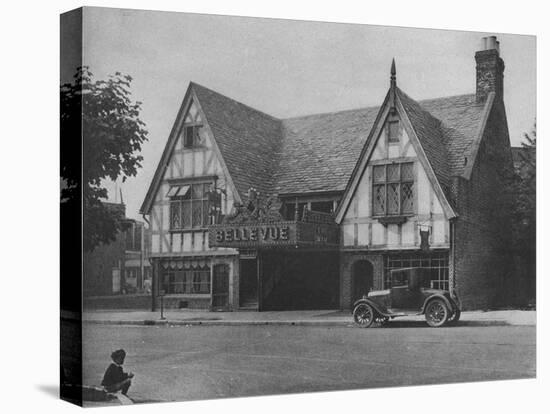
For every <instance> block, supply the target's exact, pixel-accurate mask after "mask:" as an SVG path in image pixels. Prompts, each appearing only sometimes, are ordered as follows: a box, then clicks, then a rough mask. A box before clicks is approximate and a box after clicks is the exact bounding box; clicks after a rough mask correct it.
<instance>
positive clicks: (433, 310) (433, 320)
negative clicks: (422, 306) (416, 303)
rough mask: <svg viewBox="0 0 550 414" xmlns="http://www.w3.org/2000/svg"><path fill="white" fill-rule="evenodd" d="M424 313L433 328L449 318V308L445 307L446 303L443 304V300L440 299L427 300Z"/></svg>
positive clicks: (441, 324)
mask: <svg viewBox="0 0 550 414" xmlns="http://www.w3.org/2000/svg"><path fill="white" fill-rule="evenodd" d="M424 313H425V316H426V322H428V325H430V326H431V327H434V328H438V327H440V326H443V325H444V324H445V322H447V319H448V318H449V309H448V308H447V305H445V302H443V301H442V300H441V299H432V300H431V301H430V302H428V305H427V306H426V311H425V312H424Z"/></svg>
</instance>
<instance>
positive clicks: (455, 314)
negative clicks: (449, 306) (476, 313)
mask: <svg viewBox="0 0 550 414" xmlns="http://www.w3.org/2000/svg"><path fill="white" fill-rule="evenodd" d="M459 320H460V309H456V310H455V311H454V312H453V314H452V315H451V316H449V319H447V323H448V324H450V325H456V324H457V323H458V321H459Z"/></svg>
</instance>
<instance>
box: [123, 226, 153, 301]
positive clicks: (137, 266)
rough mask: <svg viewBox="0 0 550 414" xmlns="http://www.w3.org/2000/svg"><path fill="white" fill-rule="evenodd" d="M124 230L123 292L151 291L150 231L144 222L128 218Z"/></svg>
mask: <svg viewBox="0 0 550 414" xmlns="http://www.w3.org/2000/svg"><path fill="white" fill-rule="evenodd" d="M129 222H130V227H129V228H128V229H127V230H126V232H125V255H124V259H125V260H124V282H125V283H124V290H125V293H151V263H150V262H149V246H150V243H151V241H150V238H151V237H150V232H149V229H148V228H147V227H145V225H144V223H142V222H140V221H136V220H129Z"/></svg>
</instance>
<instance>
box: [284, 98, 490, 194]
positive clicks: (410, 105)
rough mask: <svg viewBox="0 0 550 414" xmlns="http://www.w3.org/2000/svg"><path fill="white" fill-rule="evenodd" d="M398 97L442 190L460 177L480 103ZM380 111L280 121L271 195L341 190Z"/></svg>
mask: <svg viewBox="0 0 550 414" xmlns="http://www.w3.org/2000/svg"><path fill="white" fill-rule="evenodd" d="M397 90H398V93H399V96H400V98H401V101H402V102H403V105H404V107H405V110H406V111H407V113H408V114H409V118H410V120H411V123H412V124H413V127H414V128H415V130H416V132H417V134H418V135H419V139H420V141H421V143H422V147H423V148H424V151H425V152H426V155H427V157H428V159H429V161H430V164H431V165H432V168H433V169H434V172H435V174H436V175H437V177H438V179H439V180H440V181H441V184H442V185H443V186H445V187H446V186H448V181H449V177H451V176H453V175H460V174H462V171H463V167H464V163H463V159H464V154H467V153H468V151H469V149H470V147H471V145H472V143H473V142H474V141H475V138H476V135H477V131H478V128H479V124H480V122H481V120H482V118H483V108H484V105H483V104H478V103H476V99H475V95H460V96H451V97H446V98H438V99H430V100H425V101H418V102H416V101H414V100H413V99H412V98H410V97H409V96H408V95H406V94H405V93H404V92H403V91H401V90H399V89H397ZM379 109H380V107H370V108H362V109H354V110H350V111H342V112H335V113H326V114H319V115H310V116H306V117H300V118H291V119H284V120H283V121H282V122H283V137H282V139H283V144H282V147H281V156H280V160H281V161H280V163H279V166H278V169H277V171H276V173H275V176H276V177H275V178H276V179H275V186H274V190H275V191H276V192H278V193H300V192H308V191H343V190H344V189H345V187H346V184H347V182H348V180H349V178H350V176H351V173H352V171H353V168H354V166H355V164H356V162H357V160H358V158H359V155H360V153H361V148H362V147H363V145H364V144H365V140H366V139H367V137H368V135H369V132H370V130H371V128H372V125H373V123H374V121H375V118H376V116H377V114H378V111H379Z"/></svg>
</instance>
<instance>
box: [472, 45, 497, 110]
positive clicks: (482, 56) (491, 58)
mask: <svg viewBox="0 0 550 414" xmlns="http://www.w3.org/2000/svg"><path fill="white" fill-rule="evenodd" d="M503 84H504V61H503V60H502V59H501V58H500V44H499V42H498V40H497V37H496V36H488V37H484V38H482V39H481V50H480V51H478V52H476V100H477V102H483V101H485V100H486V99H487V95H488V94H489V92H495V98H496V99H502V94H503V92H504V89H503Z"/></svg>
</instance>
